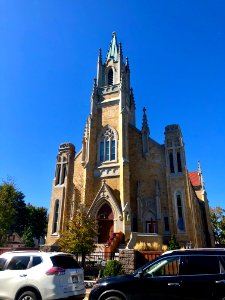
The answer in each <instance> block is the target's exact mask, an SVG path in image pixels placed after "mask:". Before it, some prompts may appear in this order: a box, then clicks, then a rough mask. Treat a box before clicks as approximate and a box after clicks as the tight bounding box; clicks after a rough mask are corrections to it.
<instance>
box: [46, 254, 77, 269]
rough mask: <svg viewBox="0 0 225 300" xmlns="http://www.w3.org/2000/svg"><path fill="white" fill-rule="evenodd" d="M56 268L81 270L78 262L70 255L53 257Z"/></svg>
mask: <svg viewBox="0 0 225 300" xmlns="http://www.w3.org/2000/svg"><path fill="white" fill-rule="evenodd" d="M51 260H52V263H53V266H54V267H60V268H63V269H78V268H79V269H80V265H79V264H78V262H77V261H76V260H75V259H74V258H73V257H72V256H69V255H56V256H52V257H51Z"/></svg>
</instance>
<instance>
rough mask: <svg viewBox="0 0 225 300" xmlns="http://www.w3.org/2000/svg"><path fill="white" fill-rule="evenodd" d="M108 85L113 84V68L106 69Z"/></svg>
mask: <svg viewBox="0 0 225 300" xmlns="http://www.w3.org/2000/svg"><path fill="white" fill-rule="evenodd" d="M108 85H113V69H109V71H108Z"/></svg>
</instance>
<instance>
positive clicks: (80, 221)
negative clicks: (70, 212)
mask: <svg viewBox="0 0 225 300" xmlns="http://www.w3.org/2000/svg"><path fill="white" fill-rule="evenodd" d="M96 236H97V231H96V221H95V220H93V219H92V218H90V217H89V216H88V215H87V214H86V213H85V212H84V211H83V210H82V209H81V210H78V211H77V213H76V215H75V216H74V217H73V219H71V220H69V221H68V224H67V229H66V230H65V231H62V232H61V233H60V238H59V242H58V243H59V248H60V250H62V251H64V252H68V253H73V254H75V253H81V254H83V255H86V254H88V253H91V252H92V251H94V249H95V243H94V239H95V237H96Z"/></svg>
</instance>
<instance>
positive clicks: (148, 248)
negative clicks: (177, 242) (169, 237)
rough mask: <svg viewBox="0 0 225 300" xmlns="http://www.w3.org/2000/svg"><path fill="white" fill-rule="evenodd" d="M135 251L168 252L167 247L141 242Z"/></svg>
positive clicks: (155, 243)
mask: <svg viewBox="0 0 225 300" xmlns="http://www.w3.org/2000/svg"><path fill="white" fill-rule="evenodd" d="M134 250H137V251H166V250H167V246H166V245H161V244H159V243H157V242H153V243H146V242H139V243H137V244H136V245H135V246H134Z"/></svg>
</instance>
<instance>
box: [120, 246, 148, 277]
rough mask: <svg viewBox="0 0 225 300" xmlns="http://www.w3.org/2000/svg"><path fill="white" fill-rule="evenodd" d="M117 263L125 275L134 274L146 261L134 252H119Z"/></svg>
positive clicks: (125, 250) (126, 250)
mask: <svg viewBox="0 0 225 300" xmlns="http://www.w3.org/2000/svg"><path fill="white" fill-rule="evenodd" d="M119 261H120V262H121V264H122V266H123V270H124V272H125V273H126V274H129V273H132V272H134V270H136V269H137V268H139V267H141V266H142V265H144V264H145V263H146V259H145V258H144V257H143V256H142V255H141V254H140V252H138V251H136V250H128V249H124V250H120V253H119Z"/></svg>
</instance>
